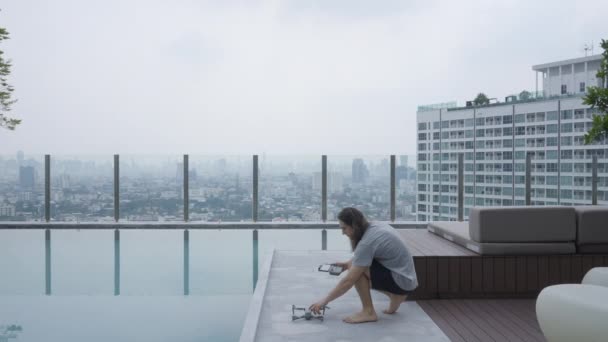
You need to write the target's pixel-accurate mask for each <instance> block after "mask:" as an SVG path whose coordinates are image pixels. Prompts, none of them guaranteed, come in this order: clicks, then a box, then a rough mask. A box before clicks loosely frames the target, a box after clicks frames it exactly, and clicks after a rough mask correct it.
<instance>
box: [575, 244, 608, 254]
mask: <svg viewBox="0 0 608 342" xmlns="http://www.w3.org/2000/svg"><path fill="white" fill-rule="evenodd" d="M576 249H577V251H578V252H579V253H585V254H608V243H599V244H586V245H578V246H576Z"/></svg>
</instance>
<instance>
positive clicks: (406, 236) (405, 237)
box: [398, 229, 425, 256]
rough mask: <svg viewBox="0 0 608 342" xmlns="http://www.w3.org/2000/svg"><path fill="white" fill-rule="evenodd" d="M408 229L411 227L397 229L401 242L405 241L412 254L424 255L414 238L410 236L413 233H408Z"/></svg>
mask: <svg viewBox="0 0 608 342" xmlns="http://www.w3.org/2000/svg"><path fill="white" fill-rule="evenodd" d="M410 231H411V229H400V230H398V232H399V236H400V237H401V240H402V241H403V243H405V246H406V247H407V249H408V250H409V251H410V253H411V254H412V256H422V255H425V254H424V252H423V251H421V250H420V248H419V247H418V246H417V244H416V239H415V238H413V237H412V236H413V235H412V234H410Z"/></svg>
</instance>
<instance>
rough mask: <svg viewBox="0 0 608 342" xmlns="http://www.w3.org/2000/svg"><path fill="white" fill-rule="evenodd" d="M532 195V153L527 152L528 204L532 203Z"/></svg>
mask: <svg viewBox="0 0 608 342" xmlns="http://www.w3.org/2000/svg"><path fill="white" fill-rule="evenodd" d="M531 195H532V154H531V153H530V152H528V153H526V205H530V203H531V197H532V196H531Z"/></svg>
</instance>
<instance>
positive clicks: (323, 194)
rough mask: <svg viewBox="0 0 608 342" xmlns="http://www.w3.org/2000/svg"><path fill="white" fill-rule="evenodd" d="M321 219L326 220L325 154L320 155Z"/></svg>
mask: <svg viewBox="0 0 608 342" xmlns="http://www.w3.org/2000/svg"><path fill="white" fill-rule="evenodd" d="M321 221H323V222H326V221H327V156H326V155H323V156H321Z"/></svg>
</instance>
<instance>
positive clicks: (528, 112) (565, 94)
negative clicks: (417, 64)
mask: <svg viewBox="0 0 608 342" xmlns="http://www.w3.org/2000/svg"><path fill="white" fill-rule="evenodd" d="M601 58H602V56H601V55H595V56H590V57H583V58H577V59H571V60H565V61H560V62H554V63H547V64H542V65H536V66H533V67H532V69H533V70H534V71H536V72H537V76H538V75H539V74H540V75H541V76H542V83H543V91H542V92H538V91H536V92H522V93H520V94H519V95H514V96H508V97H506V98H505V102H502V103H493V104H489V105H484V106H473V105H472V104H471V103H469V102H468V103H467V104H468V106H467V107H460V108H459V107H456V105H455V103H454V102H451V103H445V104H440V105H431V106H420V107H419V108H418V112H417V122H418V138H417V151H418V153H417V171H418V176H417V177H418V179H417V185H416V186H417V205H416V209H417V219H418V220H453V219H456V218H457V217H458V216H457V215H458V197H457V196H458V192H457V191H458V179H457V177H458V155H459V154H463V156H464V214H465V217H466V216H468V212H469V209H470V208H471V207H473V206H510V205H524V204H525V166H526V155H527V154H530V155H531V158H532V168H531V184H532V193H531V201H532V204H533V205H557V204H561V205H573V204H574V205H579V204H590V203H591V175H592V172H591V165H592V163H591V161H592V158H593V156H597V158H598V203H599V204H608V144H607V143H606V142H603V143H596V144H593V145H584V140H583V136H584V135H585V133H586V132H587V131H588V130H589V128H590V127H591V122H592V117H593V114H596V113H597V112H596V111H595V110H594V109H591V108H589V106H587V105H584V104H583V103H582V97H583V96H584V95H585V92H586V89H587V86H591V85H593V86H597V85H600V84H601V80H599V79H597V78H596V72H597V70H598V68H599V66H600V62H601Z"/></svg>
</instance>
